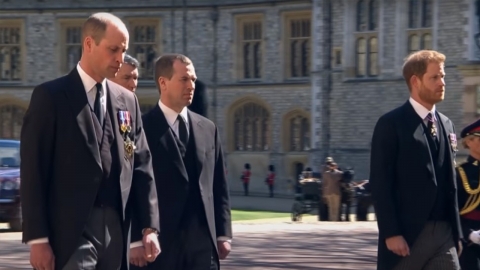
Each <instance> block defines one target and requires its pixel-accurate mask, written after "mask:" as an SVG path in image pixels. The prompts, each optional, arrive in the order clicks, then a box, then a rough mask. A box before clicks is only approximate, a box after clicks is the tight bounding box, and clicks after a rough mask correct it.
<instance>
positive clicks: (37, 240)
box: [27, 237, 48, 246]
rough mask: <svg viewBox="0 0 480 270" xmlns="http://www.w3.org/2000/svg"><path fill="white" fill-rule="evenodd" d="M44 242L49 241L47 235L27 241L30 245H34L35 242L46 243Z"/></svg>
mask: <svg viewBox="0 0 480 270" xmlns="http://www.w3.org/2000/svg"><path fill="white" fill-rule="evenodd" d="M44 243H48V238H47V237H44V238H38V239H34V240H30V241H28V242H27V244H28V245H29V246H31V245H34V244H44Z"/></svg>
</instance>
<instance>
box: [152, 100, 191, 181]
mask: <svg viewBox="0 0 480 270" xmlns="http://www.w3.org/2000/svg"><path fill="white" fill-rule="evenodd" d="M150 117H151V118H150V120H151V121H150V123H149V125H150V127H149V129H150V130H152V131H153V132H152V133H153V134H152V138H153V139H154V140H156V139H157V138H158V143H159V146H160V148H161V149H162V150H163V151H164V152H165V154H166V155H167V156H169V157H170V158H171V160H172V162H173V164H174V165H175V167H177V169H178V170H179V172H180V175H181V176H182V177H183V178H184V179H185V180H186V181H188V174H187V170H186V169H185V164H184V162H183V159H182V155H181V153H180V149H179V148H178V144H177V141H176V137H175V134H174V132H173V130H172V129H171V128H170V125H169V124H168V122H167V119H166V118H165V115H164V114H163V112H162V110H160V107H159V106H158V105H157V106H155V107H154V108H153V109H152V110H151V111H150Z"/></svg>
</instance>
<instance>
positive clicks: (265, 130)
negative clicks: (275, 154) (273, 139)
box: [233, 102, 270, 151]
mask: <svg viewBox="0 0 480 270" xmlns="http://www.w3.org/2000/svg"><path fill="white" fill-rule="evenodd" d="M233 123H234V126H233V138H234V145H235V151H268V150H270V145H269V144H270V142H269V132H270V130H269V129H270V113H269V112H268V111H267V109H266V108H265V107H263V106H261V105H259V104H256V103H254V102H247V103H245V104H243V105H241V106H240V107H239V108H237V109H236V110H235V112H234V113H233Z"/></svg>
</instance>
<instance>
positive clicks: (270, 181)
mask: <svg viewBox="0 0 480 270" xmlns="http://www.w3.org/2000/svg"><path fill="white" fill-rule="evenodd" d="M265 183H266V184H267V186H268V191H269V193H270V198H273V187H274V186H275V167H274V166H273V165H269V166H268V174H267V178H266V179H265Z"/></svg>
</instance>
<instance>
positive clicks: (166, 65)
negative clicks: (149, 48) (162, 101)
mask: <svg viewBox="0 0 480 270" xmlns="http://www.w3.org/2000/svg"><path fill="white" fill-rule="evenodd" d="M177 60H178V61H180V62H182V63H183V64H186V65H191V64H192V60H190V58H188V57H186V56H185V55H183V54H179V53H172V54H164V55H162V56H160V57H159V58H157V60H156V61H155V74H154V78H155V83H156V84H157V87H158V89H160V85H159V84H158V79H159V78H160V77H165V78H168V79H171V78H172V76H173V64H174V63H175V61H177Z"/></svg>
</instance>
